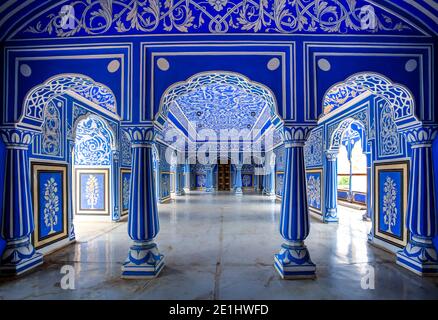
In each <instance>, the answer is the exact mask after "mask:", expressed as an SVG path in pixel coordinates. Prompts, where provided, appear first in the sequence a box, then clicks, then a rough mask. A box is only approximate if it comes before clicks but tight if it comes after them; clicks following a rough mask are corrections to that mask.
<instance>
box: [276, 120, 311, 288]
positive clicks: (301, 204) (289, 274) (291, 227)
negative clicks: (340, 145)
mask: <svg viewBox="0 0 438 320" xmlns="http://www.w3.org/2000/svg"><path fill="white" fill-rule="evenodd" d="M284 130H285V131H284V141H285V151H286V154H285V161H286V165H285V173H284V185H283V197H282V203H281V216H280V234H281V236H282V237H283V239H284V240H285V242H284V243H283V244H282V246H281V250H280V252H279V253H277V254H275V256H274V260H275V268H276V269H277V271H278V272H279V273H280V275H281V277H282V278H284V279H303V278H314V277H315V270H316V267H315V264H314V263H313V262H312V261H311V259H310V254H309V252H308V250H307V248H306V246H305V245H304V240H305V239H306V238H307V236H308V235H309V229H310V224H309V214H308V206H307V192H306V172H305V166H304V142H305V139H306V136H307V135H308V132H309V131H308V130H309V128H308V127H297V128H295V127H292V128H286V127H285V129H284Z"/></svg>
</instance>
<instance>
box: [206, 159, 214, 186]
mask: <svg viewBox="0 0 438 320" xmlns="http://www.w3.org/2000/svg"><path fill="white" fill-rule="evenodd" d="M206 171H207V172H206V181H205V191H206V192H212V191H213V166H211V165H207V166H206Z"/></svg>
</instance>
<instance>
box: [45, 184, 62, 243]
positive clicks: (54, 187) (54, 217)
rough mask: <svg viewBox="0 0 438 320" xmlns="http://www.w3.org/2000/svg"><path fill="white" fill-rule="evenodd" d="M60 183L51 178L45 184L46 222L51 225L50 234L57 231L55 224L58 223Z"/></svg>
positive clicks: (47, 225) (48, 225)
mask: <svg viewBox="0 0 438 320" xmlns="http://www.w3.org/2000/svg"><path fill="white" fill-rule="evenodd" d="M57 192H58V184H57V183H56V181H55V179H54V178H50V179H49V180H47V182H46V183H45V184H44V200H46V203H45V205H44V224H45V225H46V227H50V231H49V234H52V233H54V232H55V230H54V229H53V227H54V226H56V225H57V224H58V211H59V197H58V195H57Z"/></svg>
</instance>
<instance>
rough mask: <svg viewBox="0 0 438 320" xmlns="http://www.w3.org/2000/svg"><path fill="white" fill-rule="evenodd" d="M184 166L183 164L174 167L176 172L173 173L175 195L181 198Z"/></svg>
mask: <svg viewBox="0 0 438 320" xmlns="http://www.w3.org/2000/svg"><path fill="white" fill-rule="evenodd" d="M183 174H184V165H183V164H177V165H176V172H175V177H176V183H175V184H176V186H175V188H176V195H177V196H183V195H185V192H184V177H183Z"/></svg>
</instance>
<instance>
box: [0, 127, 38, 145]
mask: <svg viewBox="0 0 438 320" xmlns="http://www.w3.org/2000/svg"><path fill="white" fill-rule="evenodd" d="M0 134H1V137H2V139H3V142H4V143H5V145H6V148H8V149H28V148H29V145H30V144H31V143H32V139H33V136H34V135H35V132H33V131H28V130H23V129H17V128H2V129H0Z"/></svg>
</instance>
